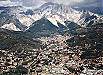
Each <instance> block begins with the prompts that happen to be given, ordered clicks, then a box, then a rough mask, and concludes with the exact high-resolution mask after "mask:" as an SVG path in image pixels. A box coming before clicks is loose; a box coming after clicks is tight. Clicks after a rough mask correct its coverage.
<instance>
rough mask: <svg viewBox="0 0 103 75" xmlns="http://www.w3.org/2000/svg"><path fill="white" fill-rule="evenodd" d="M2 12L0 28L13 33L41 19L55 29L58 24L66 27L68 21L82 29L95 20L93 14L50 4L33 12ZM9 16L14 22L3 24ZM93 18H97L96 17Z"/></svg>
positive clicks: (18, 9)
mask: <svg viewBox="0 0 103 75" xmlns="http://www.w3.org/2000/svg"><path fill="white" fill-rule="evenodd" d="M2 10H4V11H3V12H1V13H2V14H3V13H4V12H5V13H6V14H5V16H6V18H5V17H4V18H2V17H1V21H3V22H1V24H0V26H1V28H4V29H9V30H14V31H26V30H28V29H29V30H30V27H31V26H33V25H34V24H33V23H34V22H36V21H38V20H40V19H42V18H43V17H45V18H46V19H47V20H49V22H51V23H52V24H53V25H55V26H56V27H59V25H58V23H60V24H62V25H64V26H65V27H67V26H66V24H65V21H70V22H73V23H76V24H78V25H80V26H83V27H84V26H85V25H86V24H88V23H89V22H90V21H91V20H94V19H96V18H95V17H92V16H93V15H95V14H93V13H91V12H89V11H77V10H76V9H73V8H72V7H70V6H66V5H63V4H57V3H51V2H48V3H45V4H43V5H42V6H40V7H39V8H37V9H35V10H34V9H28V10H27V9H24V8H23V7H22V6H10V7H2ZM2 14H1V15H2ZM7 16H8V17H7ZM9 16H13V17H12V18H11V19H13V21H15V22H9V23H5V22H4V19H8V18H9ZM95 16H96V17H97V15H95ZM91 17H92V18H91ZM9 19H10V18H9ZM5 24H6V25H5ZM3 25H4V26H3Z"/></svg>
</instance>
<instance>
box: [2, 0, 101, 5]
mask: <svg viewBox="0 0 103 75" xmlns="http://www.w3.org/2000/svg"><path fill="white" fill-rule="evenodd" d="M0 1H8V2H10V1H11V2H19V3H22V5H23V6H26V7H36V6H41V5H42V4H44V3H46V2H54V3H59V4H65V5H72V6H83V7H89V6H96V7H101V6H102V4H103V0H0Z"/></svg>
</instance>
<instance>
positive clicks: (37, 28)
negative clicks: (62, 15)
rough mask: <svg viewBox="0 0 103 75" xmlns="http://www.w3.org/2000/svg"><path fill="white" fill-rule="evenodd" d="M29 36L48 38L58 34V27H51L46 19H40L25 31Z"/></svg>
mask: <svg viewBox="0 0 103 75" xmlns="http://www.w3.org/2000/svg"><path fill="white" fill-rule="evenodd" d="M26 33H27V34H29V36H37V37H39V36H50V35H51V34H54V33H55V34H56V33H58V27H57V26H55V25H53V24H52V23H51V22H50V21H49V20H48V19H46V18H44V17H43V18H41V19H40V20H38V21H36V22H34V23H33V24H32V26H31V27H30V28H29V29H28V30H27V31H26Z"/></svg>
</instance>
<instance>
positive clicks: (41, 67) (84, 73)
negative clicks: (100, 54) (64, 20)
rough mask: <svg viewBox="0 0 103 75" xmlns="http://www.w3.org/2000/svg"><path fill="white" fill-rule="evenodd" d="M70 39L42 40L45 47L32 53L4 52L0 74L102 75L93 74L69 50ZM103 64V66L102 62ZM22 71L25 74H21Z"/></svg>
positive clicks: (50, 38) (0, 56)
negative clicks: (67, 42) (67, 41)
mask: <svg viewBox="0 0 103 75" xmlns="http://www.w3.org/2000/svg"><path fill="white" fill-rule="evenodd" d="M69 38H70V37H68V36H61V35H57V36H53V37H42V38H38V39H39V40H41V41H42V47H41V48H39V49H32V50H29V51H27V50H18V51H15V50H14V51H12V50H0V73H1V75H5V73H7V74H8V75H10V73H11V72H12V73H13V74H14V75H16V74H17V75H18V74H19V73H21V74H22V75H102V74H103V70H96V69H94V70H91V69H90V68H87V67H85V66H87V65H88V63H89V61H87V62H86V60H81V58H80V53H79V51H78V52H76V53H75V52H73V51H71V50H69V49H68V48H67V44H66V40H67V39H69ZM102 63H103V62H102ZM21 70H22V71H21Z"/></svg>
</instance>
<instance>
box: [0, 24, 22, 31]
mask: <svg viewBox="0 0 103 75" xmlns="http://www.w3.org/2000/svg"><path fill="white" fill-rule="evenodd" d="M1 28H4V29H8V30H14V31H21V30H20V29H19V28H17V27H16V26H15V25H14V23H9V24H4V25H3V26H1Z"/></svg>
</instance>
